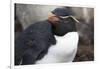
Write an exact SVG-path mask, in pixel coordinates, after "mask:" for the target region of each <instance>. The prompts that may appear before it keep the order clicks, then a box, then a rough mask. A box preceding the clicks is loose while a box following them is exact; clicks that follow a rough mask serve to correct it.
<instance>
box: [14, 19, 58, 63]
mask: <svg viewBox="0 0 100 69" xmlns="http://www.w3.org/2000/svg"><path fill="white" fill-rule="evenodd" d="M53 44H56V40H55V38H54V35H53V33H52V25H51V24H50V23H49V22H48V21H47V20H46V21H40V22H37V23H34V24H32V25H31V26H29V27H28V28H27V29H26V30H24V31H23V32H22V33H21V35H20V36H19V37H18V38H17V39H16V40H15V65H19V64H21V65H27V64H34V63H35V62H36V60H39V59H41V58H42V57H43V56H44V55H45V54H46V53H47V51H48V48H49V47H50V46H51V45H53Z"/></svg>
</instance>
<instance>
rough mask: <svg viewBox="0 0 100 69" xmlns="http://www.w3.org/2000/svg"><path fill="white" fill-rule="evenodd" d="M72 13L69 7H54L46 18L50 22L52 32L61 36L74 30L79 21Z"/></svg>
mask: <svg viewBox="0 0 100 69" xmlns="http://www.w3.org/2000/svg"><path fill="white" fill-rule="evenodd" d="M73 15H74V13H73V12H72V10H71V8H69V7H68V8H66V7H62V8H56V9H54V10H53V11H52V12H51V14H50V16H49V18H48V19H49V21H50V22H51V24H52V31H53V33H54V34H55V35H58V36H63V35H65V34H66V33H68V32H73V31H76V23H78V22H79V21H78V20H77V19H76V18H75V17H74V16H73Z"/></svg>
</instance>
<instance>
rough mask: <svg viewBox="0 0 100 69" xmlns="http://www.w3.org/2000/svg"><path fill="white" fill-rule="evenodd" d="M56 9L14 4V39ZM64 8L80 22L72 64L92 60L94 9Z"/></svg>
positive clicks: (53, 7)
mask: <svg viewBox="0 0 100 69" xmlns="http://www.w3.org/2000/svg"><path fill="white" fill-rule="evenodd" d="M57 7H62V6H52V5H35V4H34V5H32V4H15V10H14V11H15V18H14V19H15V39H16V38H17V37H18V36H19V35H20V33H21V32H22V31H23V30H25V29H26V28H27V27H28V26H29V25H31V24H33V23H35V22H37V21H41V20H46V19H47V17H48V14H49V13H50V12H51V11H52V10H54V9H55V8H57ZM64 7H66V9H67V10H70V12H73V13H74V16H75V17H76V18H77V19H78V20H79V21H80V23H77V25H76V26H77V30H78V33H79V45H78V51H77V55H76V57H75V59H74V62H80V61H93V60H94V8H88V7H74V6H73V7H67V6H64Z"/></svg>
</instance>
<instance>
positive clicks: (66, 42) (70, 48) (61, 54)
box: [36, 32, 79, 64]
mask: <svg viewBox="0 0 100 69" xmlns="http://www.w3.org/2000/svg"><path fill="white" fill-rule="evenodd" d="M55 38H56V40H57V43H56V45H53V46H51V47H50V48H49V50H48V53H47V54H46V55H45V56H44V57H43V58H42V59H41V60H38V61H37V62H36V64H42V63H60V62H72V61H73V60H74V57H75V55H76V52H77V46H78V39H79V35H78V33H77V32H69V33H67V34H66V35H64V36H62V37H61V36H60V37H59V36H55Z"/></svg>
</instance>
